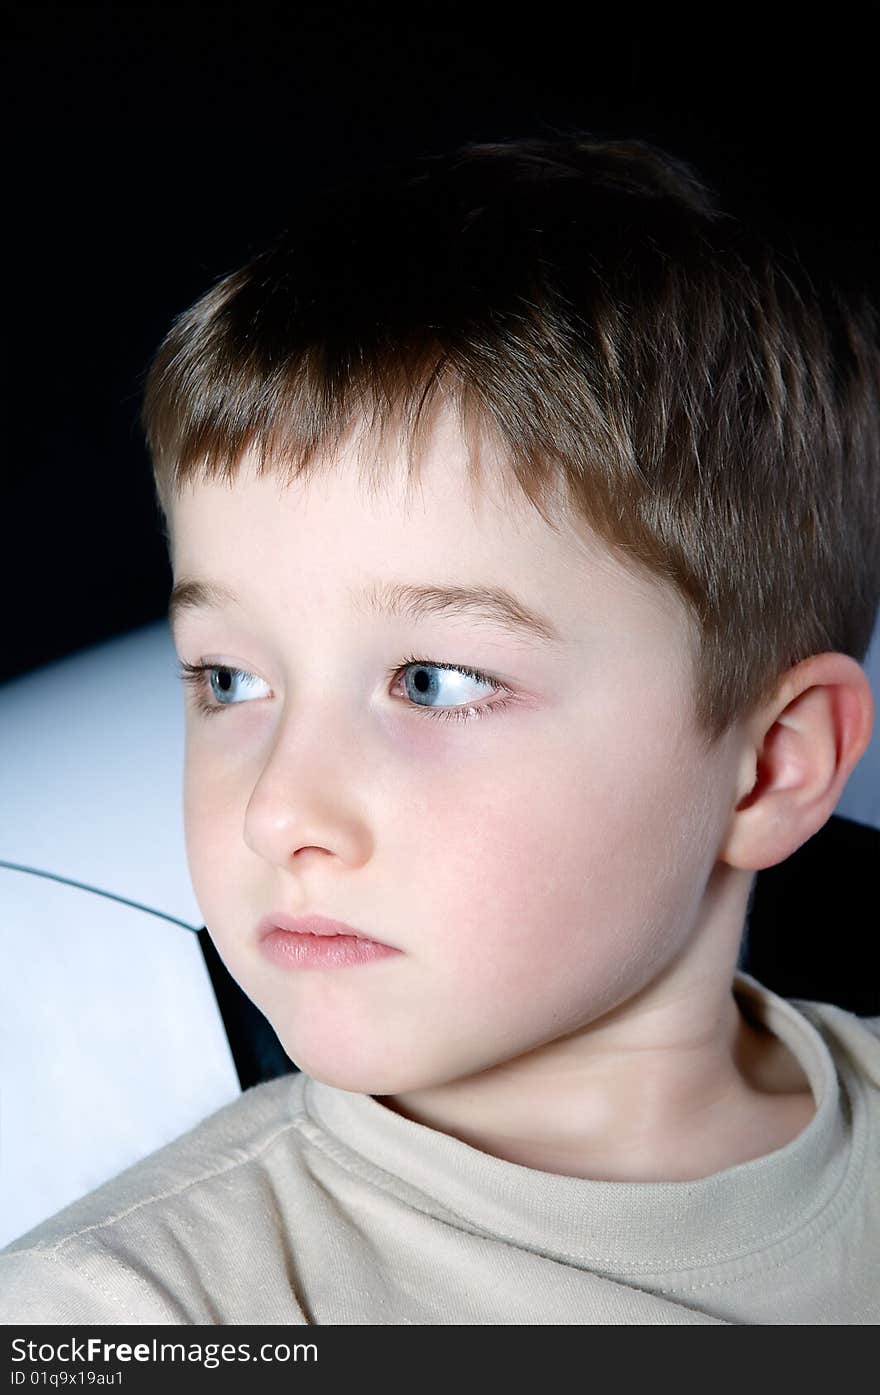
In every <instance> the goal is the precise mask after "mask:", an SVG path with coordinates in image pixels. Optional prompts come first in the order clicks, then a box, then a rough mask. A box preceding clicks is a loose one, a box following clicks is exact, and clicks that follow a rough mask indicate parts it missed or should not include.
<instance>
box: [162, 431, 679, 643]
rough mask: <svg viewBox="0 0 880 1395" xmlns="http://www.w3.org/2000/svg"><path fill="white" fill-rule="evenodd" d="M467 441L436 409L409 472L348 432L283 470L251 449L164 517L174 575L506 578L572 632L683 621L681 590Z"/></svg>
mask: <svg viewBox="0 0 880 1395" xmlns="http://www.w3.org/2000/svg"><path fill="white" fill-rule="evenodd" d="M473 460H474V457H473V456H469V443H468V442H466V441H465V440H464V438H463V436H462V434H461V432H460V430H459V428H458V425H457V422H456V421H455V420H454V418H453V417H452V416H451V414H449V413H443V414H440V415H439V416H438V417H437V419H436V420H435V424H434V426H433V429H432V431H431V433H430V435H429V436H428V437H427V439H426V444H425V448H424V450H423V451H422V452H421V454H420V458H419V466H420V468H419V470H418V473H417V475H416V476H415V477H413V476H411V475H410V472H409V471H408V469H407V463H406V458H405V454H404V448H403V445H402V443H401V441H400V440H399V439H398V440H395V441H394V442H393V443H392V445H391V446H390V447H388V446H387V445H386V446H383V447H382V448H380V447H379V445H378V443H376V442H375V441H371V440H370V439H369V438H368V437H365V436H359V437H352V438H350V439H349V440H348V441H347V442H346V443H345V444H344V445H343V446H341V447H340V449H339V450H338V451H337V453H336V454H335V455H334V456H333V457H332V458H331V457H320V456H319V457H318V458H317V460H316V468H315V469H314V471H313V472H310V473H308V474H306V475H304V476H301V477H299V478H294V479H291V478H290V476H289V475H288V474H287V473H286V472H285V470H284V469H283V468H280V467H277V466H276V468H275V469H272V470H269V471H267V472H265V473H261V472H260V470H259V467H258V462H257V459H256V457H255V455H253V454H247V455H245V456H244V457H243V459H242V460H241V462H240V463H239V467H238V471H237V474H236V475H235V477H234V479H233V480H232V481H231V483H228V482H224V481H222V480H210V481H204V480H202V481H198V482H194V483H193V484H192V485H187V487H186V488H185V489H184V491H183V492H182V493H181V494H180V495H179V496H178V497H177V498H176V499H175V501H174V504H173V507H172V513H171V516H170V518H169V525H170V539H171V550H172V568H173V572H174V576H175V581H179V580H180V578H182V577H186V578H190V577H195V578H200V579H201V578H204V579H211V580H216V581H218V582H220V583H221V584H225V585H228V586H229V587H230V588H232V589H239V583H240V585H241V588H242V589H243V590H244V591H246V592H252V591H253V589H254V586H255V584H258V585H269V586H271V587H273V588H275V589H277V588H282V589H286V591H287V594H289V595H296V594H297V592H298V591H301V590H302V588H303V587H308V589H309V593H310V594H315V592H316V591H317V592H322V593H325V594H326V595H327V596H328V597H329V596H330V595H331V593H333V592H337V591H341V592H344V593H345V594H346V595H348V596H349V597H350V596H352V595H354V594H356V593H357V592H359V591H360V590H362V589H363V583H364V579H365V578H369V579H370V583H371V585H372V584H373V583H378V585H379V586H382V585H384V584H387V583H390V584H394V583H399V582H405V583H410V584H415V585H429V586H430V585H434V586H438V587H439V586H447V587H448V586H453V585H457V586H470V587H473V588H475V589H476V588H479V587H484V588H487V589H488V588H491V587H493V586H494V587H496V588H501V587H503V588H506V589H507V591H508V592H511V593H515V594H516V595H517V596H518V597H519V598H521V599H522V601H523V603H524V605H525V606H526V607H528V608H530V609H532V610H533V611H538V612H540V613H542V614H543V615H545V616H547V617H548V619H551V622H552V624H553V625H554V626H556V627H558V628H560V629H563V628H567V630H568V631H569V632H571V631H572V629H573V628H574V627H577V625H578V624H579V622H581V623H582V621H583V617H584V614H585V613H586V614H589V615H590V616H593V617H596V618H597V619H600V618H601V617H606V618H607V617H610V616H616V617H621V616H625V615H627V614H629V615H630V616H631V617H632V618H633V619H635V617H636V616H637V615H638V614H639V613H644V612H645V610H646V609H647V610H648V611H649V612H654V613H655V614H660V615H662V616H664V617H665V618H666V619H667V620H669V619H672V620H676V619H680V618H681V606H680V605H679V604H678V598H677V597H676V596H675V595H674V593H672V592H670V591H669V588H668V587H665V586H661V585H660V584H659V583H658V582H655V581H654V579H653V578H650V577H647V576H646V575H645V574H644V573H637V572H634V571H633V570H632V568H631V567H629V566H626V565H624V563H623V562H622V560H620V559H619V558H618V556H616V555H615V554H613V553H612V552H611V551H610V550H609V549H608V548H607V546H606V545H605V544H604V543H603V542H602V541H601V540H600V539H599V538H598V537H597V536H596V535H595V534H594V533H593V532H592V530H591V529H590V528H589V526H588V525H587V523H586V522H585V521H584V520H582V519H580V518H577V517H576V516H575V515H574V513H573V512H572V510H571V508H570V506H569V505H568V504H567V502H566V501H565V500H564V499H563V497H562V494H561V492H559V491H558V492H557V495H556V499H555V505H554V506H551V507H550V508H549V509H548V512H549V514H550V518H551V521H552V526H550V525H548V523H547V522H546V521H545V519H544V518H543V517H542V516H541V513H540V512H539V510H538V509H537V508H536V507H535V506H534V505H533V504H532V503H531V502H530V501H529V500H528V499H527V498H526V497H525V495H524V494H523V492H522V490H521V488H520V486H519V485H518V483H517V482H516V480H515V479H514V478H513V476H512V471H511V470H510V467H509V466H507V465H506V464H505V463H504V462H503V460H502V459H501V458H500V456H499V455H498V454H497V452H495V451H494V450H493V449H492V447H491V446H489V445H488V444H487V443H485V442H484V443H483V444H482V446H481V447H480V449H479V451H478V454H477V457H476V464H477V467H478V468H477V469H476V470H475V471H474V472H473V473H472V472H471V470H470V469H469V462H470V461H473Z"/></svg>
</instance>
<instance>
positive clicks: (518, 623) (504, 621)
mask: <svg viewBox="0 0 880 1395" xmlns="http://www.w3.org/2000/svg"><path fill="white" fill-rule="evenodd" d="M352 599H353V600H354V602H355V604H356V606H357V607H358V608H359V609H365V610H366V613H368V614H373V615H391V616H397V617H400V618H402V619H408V620H421V619H424V618H425V617H426V616H432V615H451V616H459V615H467V616H476V618H478V619H484V620H487V621H489V623H491V624H494V625H496V626H498V628H499V629H502V630H504V631H506V632H507V633H508V634H510V635H513V636H514V637H515V638H522V637H523V636H524V635H525V636H528V637H529V638H530V639H538V640H541V641H542V642H543V643H547V644H562V643H563V642H564V641H563V637H562V635H561V634H560V632H559V630H558V629H557V628H556V626H555V625H554V624H553V621H552V620H551V619H550V618H549V617H548V616H546V615H542V614H541V613H540V611H537V610H534V609H532V607H531V606H527V605H526V604H525V603H524V602H523V601H521V600H519V598H518V597H516V596H514V595H513V594H512V593H511V592H510V591H507V590H506V589H505V588H504V587H503V586H434V585H417V584H414V583H409V582H402V581H398V582H390V581H385V582H382V581H374V582H371V583H370V584H369V585H367V586H366V587H365V588H364V589H363V590H362V591H360V592H359V593H358V594H357V595H356V596H353V597H352ZM240 604H241V602H240V601H239V598H238V596H236V595H235V593H234V592H233V591H231V590H230V589H229V587H228V586H223V585H221V584H220V583H219V582H212V581H201V580H198V579H196V578H194V577H182V578H181V580H180V581H178V582H177V583H176V584H175V586H174V588H173V590H172V592H171V596H170V599H169V602H168V620H169V623H170V624H171V626H172V627H173V626H174V624H175V622H176V620H177V619H178V617H179V616H180V615H181V614H182V613H183V612H184V611H188V610H202V609H207V610H221V609H223V608H225V607H226V606H229V605H233V606H237V605H240Z"/></svg>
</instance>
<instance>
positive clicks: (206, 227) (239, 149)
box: [0, 3, 877, 681]
mask: <svg viewBox="0 0 880 1395" xmlns="http://www.w3.org/2000/svg"><path fill="white" fill-rule="evenodd" d="M0 13H2V43H3V63H4V73H3V83H2V90H3V92H4V94H5V96H4V98H3V101H4V104H5V107H6V112H5V117H6V119H5V123H4V130H5V133H6V141H5V146H6V162H5V164H6V174H5V178H4V184H5V192H6V197H5V200H4V202H5V205H6V213H5V215H4V226H5V231H6V249H7V250H6V256H5V258H4V266H5V273H6V275H5V283H4V290H5V302H6V303H5V311H6V313H5V316H4V321H5V324H6V334H5V335H4V340H5V346H4V355H5V357H4V368H3V377H4V389H5V397H6V410H5V413H4V421H5V427H4V432H3V440H4V451H5V454H4V459H3V464H2V470H3V490H2V498H3V501H4V506H3V516H2V523H3V548H2V569H3V570H2V576H0V584H2V594H3V598H4V608H3V611H4V619H5V622H6V623H5V625H4V636H3V644H2V646H0V681H2V680H3V679H7V678H10V677H13V676H15V675H16V674H19V673H23V672H26V671H28V670H30V669H33V668H36V667H38V666H39V665H42V664H44V663H47V662H50V661H51V660H53V659H55V658H58V657H61V656H63V655H66V654H69V653H73V652H74V651H76V650H78V649H80V648H83V647H85V646H88V645H90V644H93V643H96V642H99V641H100V640H102V639H104V638H108V637H110V636H113V635H116V634H121V633H124V632H125V631H127V630H129V629H131V628H133V627H135V626H137V625H141V624H145V623H147V622H149V621H151V620H156V619H158V618H160V617H161V616H162V615H163V614H164V610H165V605H166V602H167V593H168V587H169V585H170V572H169V568H168V563H167V559H166V555H165V548H164V542H163V540H162V537H161V533H160V530H159V523H158V517H157V513H156V510H155V506H154V503H153V489H152V480H151V476H150V470H149V464H148V460H147V455H146V451H145V447H144V444H143V441H142V438H141V433H140V429H139V426H138V422H137V416H138V410H139V401H140V393H141V386H142V381H143V375H144V373H145V371H146V368H147V365H148V362H149V359H150V356H151V354H152V353H153V351H154V350H155V348H156V346H157V345H158V343H159V340H160V339H161V337H162V335H163V334H164V333H165V331H166V330H167V328H168V327H169V324H170V321H171V319H172V317H173V316H174V315H175V314H176V313H177V312H179V311H180V310H182V309H183V308H184V307H185V306H186V305H188V304H189V303H190V302H191V301H192V300H194V299H195V298H196V297H197V296H198V295H199V294H200V293H201V292H202V291H204V290H205V289H207V287H208V285H210V284H211V283H212V282H213V281H214V280H215V279H216V278H217V277H218V276H219V275H221V274H222V273H224V272H225V271H228V270H231V269H232V268H233V267H234V266H236V265H238V264H239V263H240V262H242V261H243V260H244V259H245V258H246V257H247V256H248V255H249V254H250V252H252V251H254V250H256V249H257V248H258V247H259V245H260V244H261V243H262V242H263V241H264V240H266V239H267V238H268V237H269V236H271V235H272V234H273V233H275V232H276V231H277V230H278V229H279V228H281V227H282V226H285V225H286V224H287V223H289V222H290V221H291V220H292V219H295V217H296V210H297V208H298V207H301V206H302V205H303V203H304V201H306V200H308V199H309V198H310V197H312V196H314V195H315V194H316V193H318V192H319V191H320V188H321V186H322V185H323V184H325V183H330V182H335V181H336V180H337V179H338V178H339V177H340V176H341V175H342V174H344V173H345V172H346V171H347V170H349V169H352V170H355V169H360V168H365V167H369V166H370V165H373V164H376V163H377V162H382V161H386V160H396V159H398V158H404V157H408V156H410V155H416V154H419V153H438V152H440V151H442V150H445V149H447V148H450V147H452V146H454V145H457V144H459V143H461V142H463V141H466V140H498V139H505V138H510V137H515V136H521V135H528V134H532V135H534V134H550V133H551V131H552V128H560V129H569V128H574V127H578V128H581V129H585V130H590V131H592V132H594V133H596V134H599V135H613V136H631V137H633V136H634V137H640V138H642V139H647V140H653V141H656V142H657V143H658V144H661V145H665V146H667V148H669V149H670V150H672V151H673V152H674V153H676V154H678V155H680V156H682V157H684V158H685V159H689V160H691V161H692V162H693V163H694V164H695V166H696V168H697V170H698V171H699V172H700V173H701V174H702V175H703V176H704V178H706V179H707V180H708V181H709V182H710V183H711V184H713V185H714V187H715V188H716V189H717V190H718V192H719V193H720V195H721V197H722V199H723V200H724V202H725V203H726V205H727V206H728V208H729V209H731V211H734V212H738V213H740V214H741V215H743V216H748V217H751V218H753V219H755V220H758V221H760V220H766V221H767V223H768V224H771V223H772V222H773V221H774V220H775V221H778V222H781V223H783V224H784V225H786V226H788V227H791V228H793V229H794V230H795V232H796V234H797V236H798V237H799V238H800V239H802V241H803V244H804V246H805V247H812V248H814V249H817V251H818V253H819V254H821V255H822V256H824V257H827V258H828V259H829V260H830V262H831V263H832V264H839V265H840V266H841V267H846V268H847V271H848V273H849V274H850V275H852V274H853V269H854V268H855V274H856V275H857V276H859V277H864V278H865V279H866V280H872V278H875V277H876V263H877V257H876V215H875V204H876V194H875V184H876V179H877V158H876V148H875V147H876V130H877V120H876V116H875V109H876V96H875V92H876V73H875V64H876V59H875V46H874V42H873V32H872V31H873V22H872V21H873V19H874V16H873V14H872V11H871V7H864V8H863V9H861V10H860V11H858V12H856V11H853V12H851V13H849V14H847V13H846V11H845V10H843V9H841V8H840V7H837V8H836V9H833V10H826V11H825V13H824V18H823V17H822V13H821V12H820V11H815V12H812V18H811V19H810V18H808V15H809V14H810V12H808V11H806V10H803V9H801V10H794V11H792V16H793V18H792V21H791V22H790V24H788V25H786V24H784V23H782V22H781V21H780V20H778V19H775V18H774V17H773V16H772V15H771V16H770V18H769V21H768V18H767V16H765V15H762V14H761V13H760V12H758V13H757V14H751V15H749V14H744V13H743V12H742V9H741V8H733V9H729V10H726V11H723V12H722V13H723V16H724V17H723V18H722V20H720V21H719V20H718V19H717V18H716V16H717V14H718V11H709V10H706V9H705V8H704V9H703V10H702V11H695V14H694V15H693V16H692V17H688V16H679V17H673V18H672V19H669V18H666V17H664V12H663V11H662V10H659V7H657V10H656V12H655V13H654V14H652V15H650V16H648V17H643V16H641V15H639V14H638V12H632V11H630V10H629V9H625V8H624V7H619V8H617V9H615V10H614V11H613V13H612V14H607V13H602V14H601V15H600V14H599V13H598V12H595V11H593V10H591V9H590V8H589V7H585V6H581V7H577V8H568V7H562V6H552V5H550V6H548V5H540V6H533V7H531V9H526V10H519V9H516V8H514V7H512V6H507V7H504V8H502V7H500V6H482V7H481V6H478V5H459V4H454V3H444V4H443V5H442V6H439V7H436V8H435V7H433V6H428V5H419V4H412V5H410V6H409V7H408V8H406V9H403V8H401V9H400V10H397V9H396V8H395V7H393V6H388V5H381V6H380V5H366V4H364V5H358V6H351V7H347V6H345V5H331V4H327V3H325V4H322V5H310V4H300V5H279V4H276V5H261V4H248V5H232V6H229V5H215V6H205V7H199V8H187V9H184V8H182V7H169V6H155V5H153V6H150V7H149V8H147V7H142V6H139V5H122V6H120V5H112V6H111V5H67V6H65V7H63V8H55V7H50V6H45V5H39V4H30V5H27V6H24V5H18V4H14V5H6V6H5V7H3V8H2V11H0ZM820 18H821V19H822V22H821V23H820ZM768 24H769V27H768Z"/></svg>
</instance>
